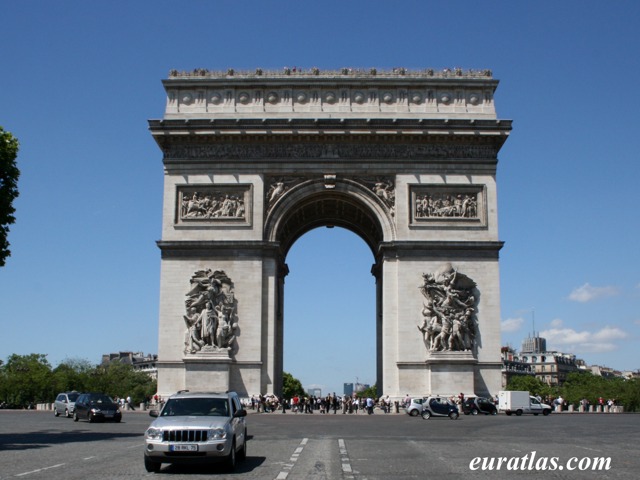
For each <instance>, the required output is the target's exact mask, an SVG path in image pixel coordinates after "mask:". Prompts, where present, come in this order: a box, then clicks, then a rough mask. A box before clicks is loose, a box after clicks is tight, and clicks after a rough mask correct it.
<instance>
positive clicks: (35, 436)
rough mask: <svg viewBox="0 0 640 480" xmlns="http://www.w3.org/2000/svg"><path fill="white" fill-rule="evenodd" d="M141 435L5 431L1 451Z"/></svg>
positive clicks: (84, 431) (141, 435)
mask: <svg viewBox="0 0 640 480" xmlns="http://www.w3.org/2000/svg"><path fill="white" fill-rule="evenodd" d="M133 437H140V438H141V439H144V435H143V434H141V433H118V432H90V431H86V430H76V431H73V432H60V431H41V432H29V433H3V434H0V451H2V450H28V449H32V448H46V447H49V446H51V445H56V444H63V443H77V442H83V443H86V442H98V441H102V440H111V439H121V438H133Z"/></svg>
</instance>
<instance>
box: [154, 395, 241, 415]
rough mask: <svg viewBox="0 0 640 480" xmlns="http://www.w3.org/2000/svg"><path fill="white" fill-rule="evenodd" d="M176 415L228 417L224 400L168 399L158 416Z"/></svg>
mask: <svg viewBox="0 0 640 480" xmlns="http://www.w3.org/2000/svg"><path fill="white" fill-rule="evenodd" d="M176 415H189V416H202V417H228V416H229V404H228V402H227V400H226V399H224V398H170V399H169V400H168V401H167V404H166V405H165V406H164V408H163V409H162V413H161V414H160V416H162V417H173V416H176Z"/></svg>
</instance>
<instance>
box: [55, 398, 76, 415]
mask: <svg viewBox="0 0 640 480" xmlns="http://www.w3.org/2000/svg"><path fill="white" fill-rule="evenodd" d="M79 396H80V393H79V392H63V393H59V394H58V396H57V397H56V399H55V401H54V402H53V414H54V415H55V416H56V417H57V416H59V415H63V414H64V416H65V417H67V418H71V417H72V416H73V412H74V410H75V406H76V400H77V399H78V397H79Z"/></svg>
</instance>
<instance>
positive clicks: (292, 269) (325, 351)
mask: <svg viewBox="0 0 640 480" xmlns="http://www.w3.org/2000/svg"><path fill="white" fill-rule="evenodd" d="M286 261H287V265H288V267H289V274H288V275H287V277H286V280H285V288H284V298H285V302H284V322H283V323H284V325H283V329H284V335H283V337H284V338H283V346H282V347H283V349H284V359H283V369H284V371H286V372H289V373H291V374H292V375H293V376H294V377H296V378H298V379H299V380H300V381H301V382H302V385H303V387H304V388H305V390H309V389H316V391H317V390H318V389H319V390H320V392H321V394H322V395H325V396H326V395H327V394H329V393H334V392H335V393H336V394H338V395H342V394H343V393H344V392H343V385H344V384H345V383H352V384H354V388H355V387H356V384H361V385H365V384H369V385H373V384H374V383H375V382H376V375H377V372H376V365H377V363H376V358H377V351H376V285H375V278H374V277H373V276H372V275H371V265H372V263H373V261H374V259H373V255H372V252H371V250H370V249H369V248H368V246H367V244H366V243H365V242H364V241H363V239H362V238H361V237H359V236H358V235H356V234H354V233H353V232H350V231H349V230H347V229H344V228H340V227H336V228H314V229H312V230H310V231H308V232H307V233H305V234H304V235H303V236H301V237H300V238H299V239H298V240H296V242H295V243H294V245H293V246H292V248H291V249H290V250H289V252H288V254H287V258H286Z"/></svg>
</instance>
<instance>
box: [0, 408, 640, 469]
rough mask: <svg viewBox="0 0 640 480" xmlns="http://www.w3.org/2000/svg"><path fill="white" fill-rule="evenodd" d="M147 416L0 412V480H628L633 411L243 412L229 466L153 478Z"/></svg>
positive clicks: (635, 428) (637, 462) (637, 424)
mask: <svg viewBox="0 0 640 480" xmlns="http://www.w3.org/2000/svg"><path fill="white" fill-rule="evenodd" d="M150 420H151V419H150V418H149V417H148V416H147V415H146V414H145V413H138V412H136V413H129V412H126V413H125V416H124V418H123V421H122V423H87V422H82V421H81V422H77V423H76V422H73V421H72V420H71V419H66V418H62V417H58V418H56V417H54V416H53V414H52V413H50V412H41V411H6V410H0V480H5V479H16V478H21V479H28V480H31V479H33V480H39V479H47V480H57V479H61V480H62V479H64V480H75V479H78V480H80V479H82V480H94V479H109V480H115V479H139V478H146V477H152V476H155V477H159V478H171V479H175V480H182V479H189V480H198V479H201V478H219V479H261V480H268V479H278V480H285V479H286V480H296V479H316V480H320V479H358V480H382V479H431V478H438V479H454V478H488V479H507V478H509V479H511V478H527V479H554V478H557V479H588V478H594V479H596V478H597V479H637V478H639V477H640V456H639V455H638V445H640V415H634V414H573V415H572V414H561V415H558V414H552V415H550V416H549V417H543V416H538V417H534V416H522V417H515V416H511V417H507V416H505V415H498V416H493V417H491V416H489V417H486V416H478V417H472V416H461V418H460V419H459V420H449V419H448V418H432V419H430V420H422V419H421V418H420V417H417V418H412V417H409V416H407V415H403V414H400V415H394V414H390V415H384V414H379V413H376V414H375V415H372V416H368V415H363V414H359V415H357V416H356V415H341V414H337V415H333V414H331V415H320V414H317V413H316V414H313V415H301V414H298V415H296V414H292V413H288V414H286V415H282V414H278V413H274V414H251V415H249V416H248V417H247V422H248V426H249V427H248V428H249V437H250V440H249V444H248V445H249V448H248V458H247V460H246V461H244V462H242V463H240V464H239V467H238V469H237V471H236V472H234V473H225V472H224V471H222V470H221V468H220V467H215V466H214V467H207V468H204V467H186V466H181V467H178V466H169V465H164V466H163V469H162V471H161V472H160V473H159V474H150V473H147V472H146V471H145V469H144V465H143V460H142V459H143V451H144V437H143V434H144V430H145V429H146V427H147V426H148V424H149V423H150ZM476 458H477V459H478V460H475V459H476ZM500 458H502V460H500ZM596 459H601V460H596ZM491 461H493V468H492V469H490V470H489V469H488V467H489V466H490V463H491ZM499 464H500V465H499ZM498 465H499V468H498ZM593 465H596V466H598V465H600V466H601V468H600V469H599V470H596V471H592V470H591V468H593ZM470 466H471V467H476V468H477V469H475V470H473V469H472V468H470ZM483 466H484V467H486V468H485V469H483ZM607 466H608V467H609V468H608V469H607V468H606V467H607ZM545 467H546V468H545ZM543 468H545V469H544V470H543ZM550 469H551V470H550Z"/></svg>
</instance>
